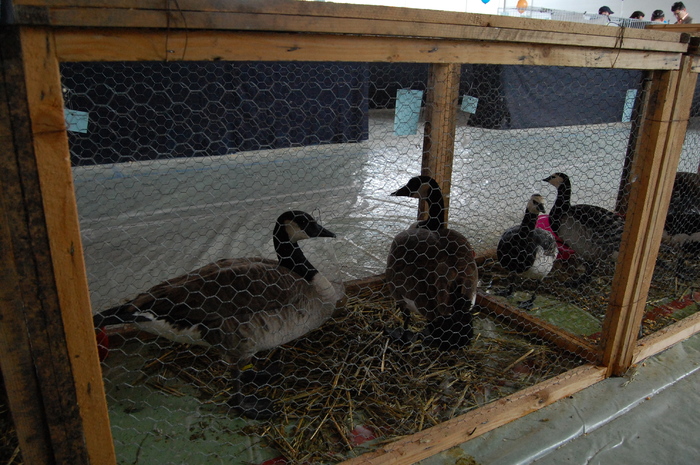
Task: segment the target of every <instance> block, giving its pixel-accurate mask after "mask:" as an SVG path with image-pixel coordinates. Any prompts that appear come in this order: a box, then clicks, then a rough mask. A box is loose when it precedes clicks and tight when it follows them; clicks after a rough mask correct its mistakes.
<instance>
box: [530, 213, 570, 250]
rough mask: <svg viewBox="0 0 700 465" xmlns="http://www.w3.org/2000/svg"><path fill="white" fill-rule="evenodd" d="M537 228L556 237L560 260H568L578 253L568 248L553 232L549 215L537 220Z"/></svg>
mask: <svg viewBox="0 0 700 465" xmlns="http://www.w3.org/2000/svg"><path fill="white" fill-rule="evenodd" d="M535 227H537V228H540V229H544V230H545V231H549V232H551V233H552V235H554V239H556V240H557V248H558V249H559V253H558V254H557V258H558V259H559V260H568V259H569V258H571V257H572V256H573V255H574V254H575V253H576V252H575V251H574V249H572V248H569V247H567V246H566V245H565V244H564V242H563V241H562V240H561V239H559V237H558V236H557V235H556V234H554V231H552V228H551V227H550V226H549V215H540V216H539V218H537V224H536V225H535Z"/></svg>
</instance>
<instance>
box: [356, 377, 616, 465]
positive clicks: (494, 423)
mask: <svg viewBox="0 0 700 465" xmlns="http://www.w3.org/2000/svg"><path fill="white" fill-rule="evenodd" d="M603 379H605V369H604V368H597V367H595V366H592V365H584V366H581V367H578V368H574V369H573V370H570V371H567V372H566V373H563V374H561V375H559V376H556V377H554V378H552V379H550V380H547V381H543V382H541V383H538V384H536V385H534V386H532V387H529V388H527V389H523V390H522V391H520V392H517V393H515V394H513V395H511V396H508V397H504V398H503V399H500V400H497V401H495V402H492V403H490V404H488V405H485V406H484V407H481V408H479V409H476V410H473V411H471V412H469V413H466V414H464V415H461V416H459V417H457V418H453V419H452V420H448V421H445V422H443V423H440V424H439V425H437V426H433V427H432V428H428V429H426V430H423V431H421V432H419V433H416V434H413V435H411V436H408V437H406V438H404V439H400V440H398V441H396V442H393V443H391V444H388V445H385V446H382V447H380V448H378V449H377V450H375V451H373V452H368V453H366V454H364V455H361V456H359V457H357V458H354V459H350V460H347V461H345V462H342V465H371V464H381V465H390V464H407V463H415V462H417V461H419V460H423V459H425V458H427V457H430V456H431V455H435V454H437V453H439V452H442V451H444V450H447V449H449V448H450V447H454V446H456V445H459V444H461V443H463V442H466V441H468V440H470V439H474V438H476V437H478V436H480V435H482V434H484V433H487V432H489V431H491V430H493V429H496V428H498V427H499V426H502V425H505V424H506V423H510V422H511V421H513V420H517V419H518V418H520V417H522V416H524V415H527V414H528V413H532V412H534V411H536V410H539V409H541V408H542V407H546V406H547V405H550V404H552V403H554V402H556V401H557V400H559V399H563V398H565V397H568V396H570V395H572V394H575V393H576V392H578V391H580V390H582V389H584V388H587V387H589V386H592V385H593V384H595V383H597V382H599V381H602V380H603Z"/></svg>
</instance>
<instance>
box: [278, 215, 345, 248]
mask: <svg viewBox="0 0 700 465" xmlns="http://www.w3.org/2000/svg"><path fill="white" fill-rule="evenodd" d="M274 235H275V237H276V238H278V239H280V240H281V241H285V242H291V243H296V242H297V241H300V240H303V239H310V238H312V237H335V234H334V233H332V232H331V231H329V230H328V229H326V228H324V227H323V226H321V225H320V224H318V222H316V220H315V219H314V217H313V216H311V215H309V214H308V213H306V212H303V211H300V210H290V211H287V212H284V213H282V214H281V215H280V216H279V218H277V222H276V224H275V234H274Z"/></svg>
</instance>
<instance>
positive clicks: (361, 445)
mask: <svg viewBox="0 0 700 465" xmlns="http://www.w3.org/2000/svg"><path fill="white" fill-rule="evenodd" d="M62 76H63V85H64V93H65V101H66V107H67V110H66V112H67V113H66V114H67V119H68V122H69V125H70V135H69V138H70V144H71V157H72V161H73V165H74V168H73V171H74V180H75V187H76V194H77V201H78V209H79V214H80V221H81V231H82V237H83V247H84V251H85V259H86V263H87V271H88V278H89V283H90V292H91V300H92V305H93V311H94V312H96V313H97V314H98V315H97V316H96V323H98V327H99V328H103V327H105V328H106V330H105V329H104V328H103V329H101V330H100V331H101V332H100V334H101V335H100V336H99V337H100V339H101V340H103V341H104V342H103V346H104V347H103V356H105V358H104V361H103V369H104V379H105V385H106V390H107V395H108V403H109V408H110V419H111V422H112V430H113V435H114V439H115V443H116V446H117V454H118V457H119V462H120V463H155V462H158V463H190V464H193V463H212V461H215V460H223V461H225V462H227V463H232V461H237V463H262V462H264V461H265V460H269V459H274V458H275V457H278V456H283V457H285V458H286V460H288V461H290V462H293V463H336V462H339V461H342V460H344V459H347V458H349V457H353V456H355V455H358V454H361V453H362V452H365V451H367V450H371V449H372V448H373V447H376V445H377V444H381V443H383V442H386V441H390V440H391V439H393V438H396V437H399V436H404V435H408V434H412V433H415V432H418V431H421V430H423V429H425V428H427V427H430V426H432V425H436V424H438V423H440V422H442V421H445V420H447V419H450V418H453V417H455V416H458V415H460V414H462V413H464V412H468V411H470V410H472V409H474V408H477V407H480V406H483V405H485V404H486V403H488V402H490V401H492V400H496V399H499V398H502V397H504V396H507V395H509V394H512V393H514V392H517V391H518V390H521V389H523V388H525V387H528V386H532V385H534V384H536V383H538V382H540V381H543V380H547V379H549V378H551V377H553V376H555V375H558V374H561V373H563V372H565V371H567V370H569V369H571V368H573V367H576V366H579V365H581V364H583V363H585V362H586V360H587V359H590V358H591V357H594V356H595V352H596V350H598V349H597V344H598V340H599V334H600V331H601V327H602V322H603V320H604V318H605V314H606V311H607V302H608V297H609V295H610V283H611V280H612V276H613V271H614V265H615V259H614V256H615V253H616V252H617V251H618V249H619V247H620V234H621V228H622V226H623V225H624V216H623V215H621V214H619V213H620V212H619V211H617V210H619V205H620V198H619V197H620V196H621V195H622V194H621V193H624V192H625V191H626V190H627V187H628V186H629V181H627V180H625V176H624V167H625V166H626V165H625V163H626V160H627V157H628V154H629V151H630V150H631V148H630V143H629V141H630V135H631V134H633V133H634V131H635V128H636V127H637V126H636V125H637V123H636V122H635V118H634V115H635V111H634V109H635V102H638V101H640V99H641V97H642V94H643V91H642V89H643V86H642V79H643V73H642V72H638V71H624V70H606V69H582V68H551V67H525V66H521V67H515V66H491V65H488V66H487V65H465V66H462V69H461V73H460V83H459V92H458V93H459V99H458V100H457V101H456V102H453V104H452V107H456V109H457V118H456V131H455V136H454V141H453V142H454V160H453V165H452V166H451V172H452V177H451V183H450V185H449V189H447V186H439V187H442V188H443V189H442V191H438V189H436V188H434V186H431V185H430V182H429V181H428V180H426V179H422V180H414V182H418V184H417V185H413V186H411V185H410V184H407V183H408V182H409V180H410V179H411V178H413V177H414V176H416V175H419V174H420V173H421V156H422V154H423V150H424V147H425V142H426V141H425V140H424V131H423V122H424V120H425V115H426V113H428V112H429V111H430V110H431V109H432V108H431V105H434V103H432V100H431V99H430V98H429V96H430V94H431V92H433V91H434V87H431V86H433V85H434V84H435V83H432V84H431V82H430V80H429V77H428V76H429V65H427V64H366V63H232V62H216V63H90V64H86V63H65V64H63V65H62ZM696 136H697V134H696V129H695V128H694V127H691V128H690V129H689V131H688V137H687V139H686V147H684V155H683V157H682V160H681V169H682V170H687V171H692V172H696V168H697V165H698V160H697V155H696V154H697V150H696V149H695V148H694V143H695V141H696ZM405 185H406V190H405V191H404V192H403V194H402V193H401V192H398V191H400V189H401V188H402V186H405ZM392 193H396V194H398V195H392ZM535 194H539V195H535ZM403 195H408V196H409V197H410V196H417V197H422V199H421V202H423V203H424V205H428V207H426V208H425V210H424V214H423V215H421V216H420V218H419V219H420V220H421V221H422V222H421V223H418V224H417V225H414V223H415V222H416V219H417V208H418V205H419V201H418V200H416V199H411V198H406V197H404V196H403ZM568 195H570V199H569V200H570V203H571V204H572V205H573V207H571V208H569V207H568V206H567V205H568V203H567V196H568ZM445 201H447V202H448V205H449V215H448V218H447V219H448V226H449V230H450V231H453V232H452V233H448V232H446V231H447V230H448V229H446V228H445V225H444V222H443V221H441V219H442V218H441V217H442V213H443V210H442V209H441V208H440V205H441V203H442V202H445ZM691 202H695V201H694V200H693V201H691ZM584 204H588V205H593V206H595V207H583V206H582V205H584ZM679 205H681V204H679ZM682 205H685V204H682ZM693 205H694V207H693V208H695V206H696V205H697V202H695V203H694V204H693ZM683 208H685V207H681V206H679V207H677V209H673V211H674V212H676V211H682V209H683ZM287 211H292V212H297V213H295V214H292V215H291V216H285V215H284V214H283V213H284V212H287ZM300 211H303V212H306V213H305V214H301V213H298V212H300ZM526 211H527V212H528V213H526ZM576 215H579V216H576ZM679 216H680V215H679ZM586 218H588V219H586ZM319 224H320V225H321V226H322V227H323V228H325V229H319V228H318V225H319ZM412 225H413V226H412ZM581 225H584V226H587V227H588V228H589V230H585V229H584V230H579V229H576V228H577V227H579V226H581ZM321 231H323V232H321ZM328 231H332V232H333V233H335V236H336V237H335V238H332V237H330V236H331V233H330V232H328ZM506 231H510V232H509V233H507V234H505V235H504V233H506ZM533 231H534V232H533ZM552 231H553V232H552ZM455 232H456V233H455ZM553 233H556V235H557V236H559V239H560V242H559V243H558V244H557V243H554V242H553V241H554V234H553ZM303 236H310V237H320V238H313V239H309V240H304V241H301V242H299V243H298V244H297V242H296V240H297V239H299V238H302V237H303ZM540 236H541V238H540ZM323 237H326V238H323ZM446 238H447V239H446ZM562 240H563V241H566V243H564V242H563V241H562ZM679 240H680V239H678V238H676V242H678V241H679ZM538 241H539V242H538ZM392 244H394V245H392ZM426 244H429V245H426ZM444 244H446V245H444ZM499 244H501V245H499ZM669 244H670V245H669V246H668V247H667V248H666V249H664V248H662V254H661V259H660V262H659V263H660V265H662V266H659V267H657V268H658V270H659V271H658V273H657V275H658V276H655V281H654V283H653V284H652V289H654V292H657V291H658V295H659V296H663V297H660V298H662V299H674V298H675V297H676V296H677V295H678V293H679V290H680V289H685V288H687V287H688V288H692V286H694V284H695V281H696V280H697V277H696V275H695V273H693V270H692V269H691V268H692V267H691V268H689V266H690V265H692V263H691V262H692V260H689V258H694V256H692V255H680V254H681V252H679V250H682V251H683V253H685V252H687V251H689V250H690V251H692V250H693V248H692V247H691V246H685V247H686V249H678V247H677V246H675V245H672V244H675V243H672V242H671V241H669ZM538 245H540V246H541V247H540V249H541V251H540V252H541V253H540V252H538ZM552 245H554V248H553V249H552V250H548V249H549V248H552ZM572 248H574V249H576V250H572ZM397 250H401V252H398V251H397ZM300 251H301V252H300ZM411 254H413V255H411ZM460 254H461V255H460ZM665 254H669V255H668V256H672V257H673V258H666V257H667V255H665ZM455 255H460V257H462V258H461V260H462V261H461V262H459V263H460V264H459V265H454V264H450V263H449V259H450V257H454V256H455ZM389 256H392V257H393V259H392V260H389V263H392V262H397V261H402V264H403V268H401V269H400V270H399V269H398V268H397V269H393V268H392V267H389V269H387V262H388V257H389ZM409 256H411V257H413V258H410V259H408V258H406V257H409ZM676 256H681V257H683V258H682V259H680V260H676V259H675V257H676ZM241 257H263V258H262V259H254V260H253V259H251V258H243V259H241ZM555 257H556V260H555V259H554V258H555ZM535 258H537V260H535ZM540 258H543V259H542V260H540ZM224 259H225V261H222V260H224ZM533 263H534V265H533ZM309 264H311V266H309ZM289 268H292V269H294V270H296V273H295V274H292V272H290V271H289ZM465 270H470V271H469V273H466V272H465ZM399 275H400V276H403V279H404V281H403V282H399V281H395V280H396V279H400V278H397V276H399ZM477 275H478V281H475V278H476V276H477ZM667 275H668V276H667ZM669 276H670V277H669ZM415 277H419V279H413V281H411V285H410V286H409V285H407V284H406V282H407V280H408V281H410V280H411V278H415ZM384 278H387V279H386V280H385V279H384ZM385 281H387V282H385ZM414 281H415V282H414ZM331 283H333V284H331ZM455 283H456V284H455ZM477 284H478V295H477V292H476V290H475V287H476V286H475V285H477ZM339 285H340V286H339ZM413 288H416V289H417V288H420V289H423V288H425V289H426V290H422V291H421V292H418V293H417V294H416V293H414V294H411V291H412V290H413ZM402 291H403V292H402ZM270 293H272V294H274V297H268V296H269V295H270ZM421 293H423V294H421ZM425 293H428V294H429V298H428V299H427V300H426V299H425V298H424V297H425ZM654 295H656V294H654ZM654 295H652V297H650V298H655V297H654ZM300 296H301V298H300ZM436 296H442V297H439V298H438V297H436ZM440 299H442V300H440ZM437 300H440V302H439V303H437V304H436V303H435V301H437ZM676 300H677V299H676ZM650 305H652V306H653V303H651V304H650ZM414 307H416V308H414ZM418 307H419V308H418ZM428 307H430V308H428ZM457 308H459V310H458V311H457V310H455V309H457ZM412 309H413V310H417V312H414V311H412ZM503 309H506V310H505V311H504V310H503ZM688 311H690V309H688V310H686V313H687V312H688ZM414 313H417V315H413V316H409V315H412V314H414ZM666 316H668V315H666ZM654 321H655V324H659V321H660V320H659V319H656V320H654ZM115 323H116V324H115ZM542 327H545V328H549V329H546V330H544V331H543V330H542ZM647 327H649V328H651V326H650V324H649V323H648V322H646V320H645V328H647ZM455 328H459V329H455ZM105 331H106V334H107V335H108V336H109V337H108V338H106V337H104V334H105ZM552 331H554V333H555V337H551V336H548V334H550V333H551V332H552ZM645 331H646V329H645ZM451 332H456V333H457V334H456V335H455V334H451ZM153 333H155V334H157V336H156V335H153ZM562 338H564V339H566V340H567V341H569V342H568V343H567V344H564V345H562V344H559V343H558V341H560V340H561V339H562ZM173 340H174V342H173ZM572 341H573V342H572ZM251 417H252V419H251Z"/></svg>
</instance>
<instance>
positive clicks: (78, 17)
mask: <svg viewBox="0 0 700 465" xmlns="http://www.w3.org/2000/svg"><path fill="white" fill-rule="evenodd" d="M82 16H85V19H82ZM50 22H51V24H52V25H54V26H63V25H74V24H75V25H79V26H81V27H95V28H104V27H114V25H116V24H118V25H121V26H122V27H129V28H161V29H170V30H175V29H190V30H197V29H207V30H222V31H224V30H233V31H272V32H304V33H323V34H356V35H379V36H404V37H408V36H411V37H417V38H418V37H423V38H425V37H429V38H440V39H468V40H487V41H492V42H518V43H536V44H547V45H566V46H576V47H595V48H609V49H615V50H642V51H661V52H679V53H682V52H685V51H687V48H688V45H687V44H683V43H680V42H666V41H654V40H649V39H646V38H644V39H637V38H627V37H619V36H607V35H605V36H593V35H584V34H572V33H566V32H551V31H537V30H534V31H533V30H520V29H499V28H493V27H482V26H471V25H455V24H437V23H436V24H433V23H417V22H406V21H400V22H399V21H387V20H367V19H355V18H318V17H314V16H280V15H261V14H245V13H217V14H215V15H214V14H212V13H197V12H190V13H177V14H176V13H168V12H164V11H155V10H144V11H142V12H141V13H140V14H138V15H134V14H133V11H124V10H116V9H100V10H90V11H88V12H85V11H80V12H77V11H74V10H57V11H52V13H51V21H50ZM625 31H626V30H625ZM625 34H626V33H625Z"/></svg>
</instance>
